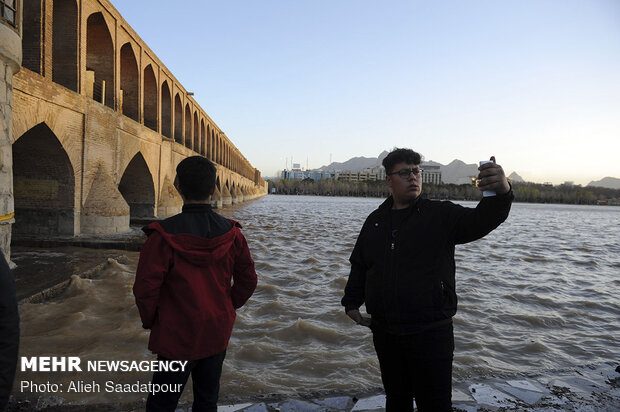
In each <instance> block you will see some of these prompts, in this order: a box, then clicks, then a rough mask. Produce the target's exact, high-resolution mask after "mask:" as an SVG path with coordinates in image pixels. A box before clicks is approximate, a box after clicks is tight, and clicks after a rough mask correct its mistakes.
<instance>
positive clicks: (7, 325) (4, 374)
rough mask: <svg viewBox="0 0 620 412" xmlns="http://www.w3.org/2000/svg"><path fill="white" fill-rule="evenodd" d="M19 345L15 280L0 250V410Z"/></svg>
mask: <svg viewBox="0 0 620 412" xmlns="http://www.w3.org/2000/svg"><path fill="white" fill-rule="evenodd" d="M18 347H19V313H18V311H17V299H16V297H15V281H14V280H13V274H12V273H11V271H10V269H9V265H8V264H7V263H6V260H5V259H4V254H3V253H2V251H0V411H3V410H4V408H5V407H6V405H7V403H8V402H9V396H10V395H11V388H12V387H13V379H14V377H15V369H16V367H17V351H18Z"/></svg>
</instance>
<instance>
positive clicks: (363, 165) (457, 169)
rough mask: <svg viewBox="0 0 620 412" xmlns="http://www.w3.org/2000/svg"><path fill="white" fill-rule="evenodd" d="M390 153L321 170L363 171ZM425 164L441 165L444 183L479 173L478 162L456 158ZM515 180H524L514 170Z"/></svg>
mask: <svg viewBox="0 0 620 412" xmlns="http://www.w3.org/2000/svg"><path fill="white" fill-rule="evenodd" d="M387 155H388V152H387V151H383V152H381V154H380V155H379V157H354V158H352V159H349V160H347V161H346V162H342V163H339V162H333V163H330V164H329V165H327V166H322V167H320V168H319V169H315V170H320V171H336V170H340V171H345V170H347V171H351V172H361V171H362V170H364V169H368V168H371V167H377V166H381V162H382V161H383V159H385V156H387ZM423 163H424V164H429V165H433V166H439V167H440V170H441V180H442V181H443V182H444V183H453V184H458V185H463V184H470V183H471V178H472V176H477V175H478V165H477V164H476V163H470V164H467V163H465V162H463V161H462V160H458V159H454V160H453V161H451V162H450V163H448V164H447V165H443V164H441V163H439V162H435V161H432V160H429V161H425V162H423ZM509 177H510V178H512V180H513V181H515V182H523V179H522V178H521V176H519V175H518V174H517V173H516V172H512V174H511V175H510V176H509Z"/></svg>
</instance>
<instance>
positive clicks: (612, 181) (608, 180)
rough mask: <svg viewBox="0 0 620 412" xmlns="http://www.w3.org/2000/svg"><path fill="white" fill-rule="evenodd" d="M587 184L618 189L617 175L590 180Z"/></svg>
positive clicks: (619, 181)
mask: <svg viewBox="0 0 620 412" xmlns="http://www.w3.org/2000/svg"><path fill="white" fill-rule="evenodd" d="M587 186H598V187H606V188H608V189H620V179H618V178H617V177H604V178H602V179H601V180H596V181H592V182H590V183H588V184H587Z"/></svg>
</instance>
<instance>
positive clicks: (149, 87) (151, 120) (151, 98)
mask: <svg viewBox="0 0 620 412" xmlns="http://www.w3.org/2000/svg"><path fill="white" fill-rule="evenodd" d="M142 90H143V93H144V98H143V102H144V103H143V106H144V125H145V126H146V127H148V128H149V129H151V130H154V131H157V79H156V78H155V72H154V71H153V66H152V65H150V64H149V65H148V66H146V68H145V69H144V86H143V89H142ZM168 106H170V93H168ZM163 110H164V108H163V107H162V113H163ZM168 117H170V109H168ZM162 134H163V125H162Z"/></svg>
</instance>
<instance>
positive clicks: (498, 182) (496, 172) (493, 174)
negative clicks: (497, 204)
mask: <svg viewBox="0 0 620 412" xmlns="http://www.w3.org/2000/svg"><path fill="white" fill-rule="evenodd" d="M491 162H493V163H486V164H483V165H482V166H480V167H479V168H478V170H480V173H479V174H478V179H479V180H478V188H479V189H480V190H494V191H495V193H497V194H498V195H501V194H504V193H508V192H509V191H510V185H509V184H508V180H507V179H506V175H505V174H504V169H502V167H501V166H500V165H498V164H497V163H495V156H491Z"/></svg>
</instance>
